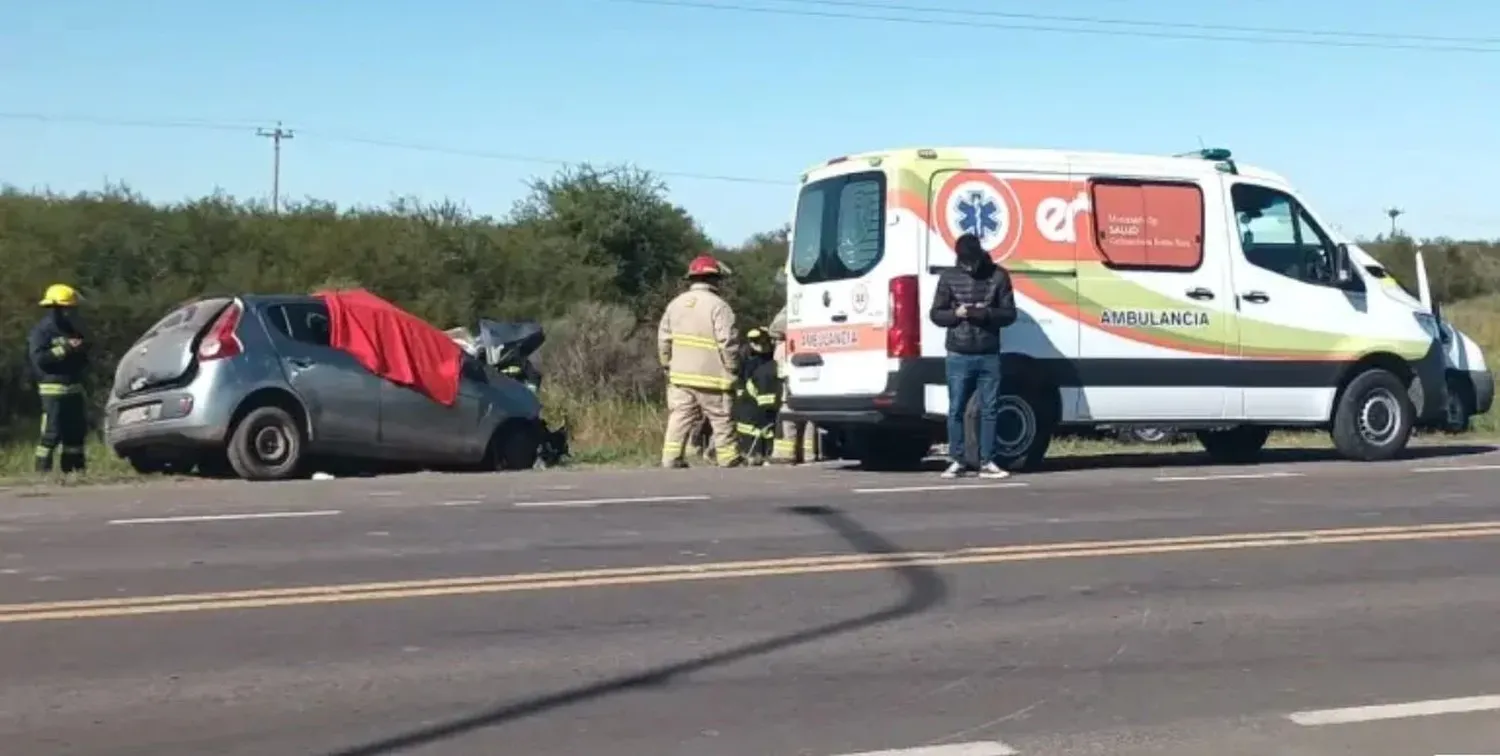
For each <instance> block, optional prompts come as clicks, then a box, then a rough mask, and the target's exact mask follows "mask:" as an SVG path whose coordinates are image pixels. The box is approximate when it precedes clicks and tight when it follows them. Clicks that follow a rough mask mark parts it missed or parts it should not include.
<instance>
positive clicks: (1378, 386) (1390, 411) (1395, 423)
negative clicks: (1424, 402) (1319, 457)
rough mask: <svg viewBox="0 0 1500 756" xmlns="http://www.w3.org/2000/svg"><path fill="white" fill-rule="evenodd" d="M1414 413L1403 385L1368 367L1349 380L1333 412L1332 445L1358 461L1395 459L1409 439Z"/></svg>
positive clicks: (1394, 376) (1376, 369)
mask: <svg viewBox="0 0 1500 756" xmlns="http://www.w3.org/2000/svg"><path fill="white" fill-rule="evenodd" d="M1415 417H1416V410H1415V409H1413V408H1412V403H1411V396H1410V395H1409V394H1408V393H1407V390H1406V384H1404V383H1402V382H1401V379H1400V378H1397V377H1396V375H1395V374H1394V373H1392V372H1390V371H1389V370H1382V369H1380V368H1372V369H1370V370H1366V371H1365V372H1363V373H1360V374H1359V375H1356V376H1354V379H1353V380H1351V381H1349V383H1348V385H1346V386H1345V387H1344V390H1343V392H1342V393H1340V394H1339V401H1338V404H1337V405H1335V406H1334V409H1333V432H1332V434H1331V435H1332V436H1333V445H1334V447H1335V448H1337V449H1338V450H1339V453H1340V454H1342V455H1344V457H1346V458H1348V459H1353V460H1359V461H1361V462H1380V461H1384V460H1388V459H1393V458H1395V456H1396V455H1398V454H1400V453H1401V452H1402V451H1403V450H1405V449H1406V442H1407V441H1409V440H1411V434H1412V425H1413V422H1414V420H1415Z"/></svg>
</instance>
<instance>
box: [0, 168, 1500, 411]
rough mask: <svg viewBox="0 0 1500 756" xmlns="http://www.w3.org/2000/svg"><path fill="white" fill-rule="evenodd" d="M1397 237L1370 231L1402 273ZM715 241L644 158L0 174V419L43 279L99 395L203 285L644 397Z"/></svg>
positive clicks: (1472, 291) (1491, 264)
mask: <svg viewBox="0 0 1500 756" xmlns="http://www.w3.org/2000/svg"><path fill="white" fill-rule="evenodd" d="M787 234H788V229H787V228H785V227H781V228H778V229H775V230H771V231H768V232H766V233H762V234H757V235H756V236H754V237H752V238H751V239H749V240H747V241H745V242H744V243H743V244H741V245H739V246H738V247H733V248H721V249H717V250H714V251H716V252H717V253H718V254H720V255H722V256H723V259H725V260H727V261H728V262H729V264H730V265H731V266H732V267H733V268H734V272H735V275H734V276H732V277H731V279H730V283H729V291H728V296H729V297H730V301H731V302H732V303H733V304H734V305H735V307H736V309H737V311H738V312H739V315H740V319H741V322H742V324H744V325H745V326H748V325H751V324H764V323H766V322H768V321H769V319H770V318H771V316H772V315H773V314H774V313H775V311H776V310H777V309H778V308H779V307H780V305H781V295H780V293H779V292H778V291H777V290H776V287H775V284H774V273H775V270H776V268H777V267H778V266H779V265H780V264H781V263H782V261H783V260H785V256H786V243H787ZM1417 244H1418V242H1416V241H1415V240H1412V239H1408V238H1405V237H1396V238H1393V239H1376V240H1374V241H1372V242H1370V243H1369V245H1368V247H1367V248H1368V249H1371V251H1372V252H1374V253H1375V254H1376V255H1377V256H1379V257H1380V258H1381V259H1382V260H1383V261H1384V262H1386V263H1387V264H1388V265H1389V267H1390V268H1391V270H1392V272H1393V273H1394V274H1395V275H1396V276H1397V277H1398V278H1399V279H1401V280H1402V281H1404V282H1410V281H1412V280H1413V275H1412V272H1411V271H1412V264H1411V258H1412V255H1411V252H1412V250H1413V249H1415V247H1416V246H1417ZM1421 244H1422V247H1423V249H1424V252H1425V253H1426V255H1427V259H1428V264H1429V268H1430V270H1431V271H1432V273H1433V276H1432V280H1433V286H1434V289H1435V291H1436V292H1437V294H1438V296H1439V297H1441V298H1443V299H1444V300H1446V301H1454V300H1457V299H1463V298H1468V297H1473V296H1477V295H1481V294H1488V293H1493V292H1500V256H1496V255H1495V252H1496V251H1497V249H1496V247H1497V243H1493V242H1461V241H1452V240H1445V239H1438V240H1431V241H1426V242H1422V243H1421ZM710 249H713V244H712V243H711V241H710V240H709V239H708V237H707V236H706V235H705V234H704V232H703V230H702V228H701V227H700V226H699V225H698V223H697V222H696V221H695V220H694V219H693V217H692V215H691V214H690V213H689V212H688V211H687V210H686V209H684V208H682V207H680V206H678V205H675V204H673V203H672V202H671V201H670V200H669V199H668V194H667V187H666V185H665V184H664V183H663V182H662V181H661V180H659V179H658V178H657V177H655V176H653V175H652V174H650V173H648V172H644V171H640V170H636V169H633V168H629V167H604V168H595V167H590V166H584V167H580V168H575V169H568V170H564V171H561V172H558V173H557V174H555V175H553V176H550V177H546V178H541V179H537V180H535V181H534V182H532V184H531V186H530V190H529V192H528V193H527V195H526V196H525V197H524V198H523V199H522V200H520V201H519V202H517V203H516V205H515V206H514V207H513V208H512V209H511V211H510V212H509V213H508V214H506V215H505V216H503V217H494V216H490V215H483V214H476V213H474V212H472V211H470V210H469V209H468V208H466V207H464V206H462V205H459V204H456V203H453V202H440V203H422V202H417V201H413V200H402V201H398V202H394V203H392V204H391V205H390V206H389V207H385V208H339V207H337V206H336V205H334V204H332V203H328V202H317V201H307V202H301V203H293V204H291V205H289V206H286V207H284V208H282V210H281V212H279V213H274V212H271V210H270V209H269V208H268V207H266V206H265V205H264V204H261V203H255V202H242V201H237V200H235V199H234V198H232V197H228V196H224V195H214V196H209V197H204V198H202V199H198V200H195V201H190V202H183V203H177V204H170V205H163V204H153V203H151V202H148V201H146V200H145V199H144V198H142V197H141V196H139V195H138V194H136V193H134V192H132V191H131V190H129V189H128V188H126V187H119V186H117V187H111V188H109V189H106V190H105V191H101V192H92V193H84V194H78V195H72V196H63V195H55V194H47V195H43V194H34V193H27V192H21V191H17V190H14V189H7V190H5V191H3V192H0V265H3V266H4V270H5V275H4V276H3V279H0V287H3V288H0V294H3V296H0V334H6V335H5V336H4V337H3V338H0V429H12V430H15V429H19V430H20V432H22V433H25V432H29V431H30V430H33V423H34V418H35V417H36V415H37V401H36V397H35V396H34V393H35V392H34V390H33V388H32V385H31V380H30V378H29V375H28V371H27V367H26V354H25V334H26V331H27V330H28V329H29V328H30V327H31V325H32V324H33V323H34V322H35V321H36V319H37V318H38V317H39V315H40V313H39V311H38V308H37V300H38V298H39V297H40V295H41V292H42V290H43V289H44V288H45V287H46V286H47V285H48V284H50V283H54V282H66V283H70V284H72V285H74V286H76V287H78V288H79V290H80V291H82V292H83V294H84V296H85V297H86V306H85V309H84V311H83V318H84V324H85V329H86V331H87V332H88V333H89V335H90V336H91V341H92V342H93V344H94V356H95V361H96V368H95V370H94V372H93V375H91V376H90V386H89V388H90V395H91V396H92V397H93V398H94V400H95V403H96V404H102V401H103V398H104V396H105V395H106V393H107V391H108V387H109V385H110V382H111V379H112V371H113V368H114V365H115V363H116V361H117V360H118V357H119V355H120V354H121V352H122V351H123V350H124V349H125V348H127V347H129V345H130V344H131V343H132V342H133V341H134V339H135V338H136V337H137V336H138V335H139V334H140V333H142V332H143V331H145V330H146V329H147V328H148V327H150V325H151V324H152V323H154V322H156V321H157V320H158V319H159V318H161V317H162V316H163V315H165V314H166V313H167V312H169V311H170V310H171V309H173V308H174V307H175V306H177V305H179V304H181V303H183V302H185V301H187V300H189V299H192V298H196V297H199V296H204V295H211V294H220V293H236V292H267V293H269V292H308V291H311V290H314V289H318V288H322V287H325V286H352V285H358V286H364V287H366V288H368V289H370V290H371V291H374V292H376V293H378V294H380V295H381V296H383V297H386V298H388V299H390V300H392V301H394V302H397V303H398V304H400V305H402V306H403V307H406V308H407V309H410V310H411V311H412V312H414V313H416V314H418V315H420V316H422V317H423V318H426V319H427V320H428V321H430V322H432V323H433V324H434V325H437V326H438V327H440V328H449V327H452V326H455V325H472V324H473V323H474V322H475V321H476V320H477V319H478V318H480V317H489V318H498V319H506V318H530V319H539V320H542V321H544V322H545V323H547V324H548V343H547V345H546V346H544V347H543V349H542V354H541V360H542V363H543V368H544V370H545V371H546V372H547V376H548V378H547V380H548V381H549V382H551V383H552V385H553V386H555V387H557V388H559V389H560V390H564V391H567V392H569V393H570V394H572V395H574V396H577V397H579V398H583V399H587V398H609V399H619V398H630V399H643V400H650V399H653V398H655V397H656V396H657V395H658V392H659V390H660V381H661V377H660V371H659V369H658V368H657V366H656V364H655V356H654V355H655V346H654V339H655V324H656V319H657V318H658V317H659V313H660V312H661V309H662V307H663V305H664V304H665V303H666V301H667V300H668V299H669V298H670V297H671V296H673V295H674V294H675V293H676V292H677V291H679V290H680V288H681V285H682V280H681V276H682V272H683V270H684V269H685V266H686V264H687V262H688V260H690V259H691V258H692V257H693V256H694V255H696V254H699V253H701V252H704V251H707V250H710Z"/></svg>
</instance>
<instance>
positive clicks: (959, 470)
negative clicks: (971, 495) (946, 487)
mask: <svg viewBox="0 0 1500 756" xmlns="http://www.w3.org/2000/svg"><path fill="white" fill-rule="evenodd" d="M964 472H965V470H964V464H963V463H962V462H950V463H948V469H946V470H944V471H943V477H944V478H962V477H963V475H964Z"/></svg>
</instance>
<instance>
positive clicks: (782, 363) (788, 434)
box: [770, 270, 817, 465]
mask: <svg viewBox="0 0 1500 756" xmlns="http://www.w3.org/2000/svg"><path fill="white" fill-rule="evenodd" d="M776 283H777V285H779V286H780V287H781V288H782V290H783V291H785V289H786V271H785V270H778V271H776ZM770 331H771V338H773V339H775V340H776V352H775V355H774V357H775V360H776V369H777V374H778V375H779V376H781V379H782V381H781V392H782V395H781V411H782V412H785V411H786V386H787V383H788V381H787V380H786V377H787V375H788V373H789V372H790V371H789V370H788V366H787V354H786V305H784V304H783V305H782V306H781V309H780V310H779V311H777V313H776V317H775V318H773V319H772V320H771V327H770ZM816 433H817V430H816V429H815V428H813V427H812V426H810V425H808V424H807V423H806V422H798V421H796V420H778V421H777V423H776V440H775V441H774V442H772V444H771V463H772V464H783V465H785V464H796V463H798V462H804V461H811V460H812V459H813V458H814V457H815V456H816V454H815V451H814V450H813V449H812V448H811V447H812V446H813V444H812V443H811V441H812V439H813V438H814V437H815V436H816Z"/></svg>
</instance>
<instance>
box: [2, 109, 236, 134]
mask: <svg viewBox="0 0 1500 756" xmlns="http://www.w3.org/2000/svg"><path fill="white" fill-rule="evenodd" d="M0 119H3V120H7V121H34V122H37V123H77V124H86V125H93V126H112V127H113V126H125V127H136V128H146V129H187V130H190V131H240V132H244V131H249V130H250V129H253V128H256V127H257V126H259V125H260V124H262V123H265V121H264V120H261V121H243V122H234V121H207V120H201V119H176V120H138V119H129V118H103V117H100V116H91V115H79V114H56V113H54V114H48V113H17V112H0Z"/></svg>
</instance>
